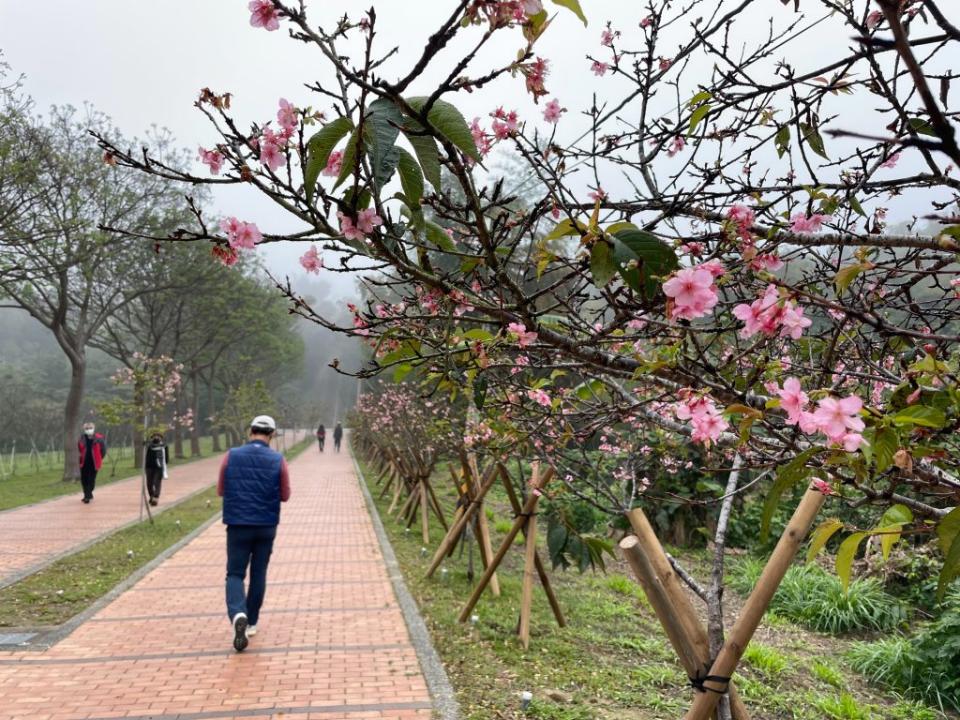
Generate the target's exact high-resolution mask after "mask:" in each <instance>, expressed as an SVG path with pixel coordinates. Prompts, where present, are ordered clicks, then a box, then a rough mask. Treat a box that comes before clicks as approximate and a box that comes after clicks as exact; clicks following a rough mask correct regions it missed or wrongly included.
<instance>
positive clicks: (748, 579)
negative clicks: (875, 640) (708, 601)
mask: <svg viewBox="0 0 960 720" xmlns="http://www.w3.org/2000/svg"><path fill="white" fill-rule="evenodd" d="M762 570H763V563H762V562H761V561H760V560H757V559H754V558H748V559H745V560H743V561H742V562H741V563H739V565H738V566H737V567H736V568H735V570H734V572H733V574H732V576H731V584H732V585H733V587H734V589H736V590H737V591H738V592H740V593H742V594H747V593H749V592H750V591H751V590H752V589H753V586H754V585H755V584H756V582H757V579H758V578H759V577H760V572H761V571H762ZM770 609H771V610H773V611H774V612H775V613H777V614H778V615H780V616H782V617H786V618H789V619H790V620H793V621H794V622H797V623H800V624H801V625H804V626H806V627H808V628H810V629H812V630H816V631H818V632H823V633H829V634H831V635H840V634H843V633H849V632H855V631H859V630H890V629H892V628H895V627H896V626H897V625H898V624H900V623H901V622H903V621H904V620H905V619H906V613H905V611H904V608H903V605H902V604H901V603H900V602H899V601H898V600H897V599H896V598H894V597H893V596H892V595H890V594H889V593H887V592H886V591H884V589H883V586H882V585H881V584H880V582H879V581H877V580H876V579H874V578H857V579H854V580H852V581H851V582H850V586H849V588H848V589H847V592H844V591H843V586H842V585H841V584H840V579H839V578H838V577H836V576H835V575H833V574H831V573H828V572H826V571H825V570H823V569H822V568H820V567H818V566H816V565H794V566H793V567H791V568H790V569H789V570H788V571H787V574H786V576H785V577H784V579H783V582H782V583H781V584H780V589H779V590H777V594H776V596H774V598H773V602H772V603H771V604H770Z"/></svg>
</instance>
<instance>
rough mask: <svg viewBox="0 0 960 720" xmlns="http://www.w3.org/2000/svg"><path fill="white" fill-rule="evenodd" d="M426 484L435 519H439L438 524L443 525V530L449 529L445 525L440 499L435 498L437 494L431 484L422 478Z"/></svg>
mask: <svg viewBox="0 0 960 720" xmlns="http://www.w3.org/2000/svg"><path fill="white" fill-rule="evenodd" d="M421 482H425V483H426V484H427V492H428V493H429V494H430V507H432V508H433V511H434V512H435V513H436V514H437V519H438V520H439V521H440V524H441V525H443V530H444V532H446V531H448V530H449V529H450V526H449V525H447V518H446V517H444V514H443V508H442V507H440V501H439V500H437V494H436V493H435V492H434V490H433V485H432V484H431V483H430V481H429V480H423V481H421Z"/></svg>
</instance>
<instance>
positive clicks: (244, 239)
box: [230, 222, 263, 250]
mask: <svg viewBox="0 0 960 720" xmlns="http://www.w3.org/2000/svg"><path fill="white" fill-rule="evenodd" d="M262 240H263V235H261V234H260V230H259V228H257V226H256V225H254V224H253V223H248V222H245V223H240V227H239V229H238V230H237V232H236V233H235V234H234V236H233V239H232V240H231V241H230V244H231V245H232V246H233V247H235V248H237V249H242V250H253V249H254V248H255V247H256V246H257V243H259V242H261V241H262Z"/></svg>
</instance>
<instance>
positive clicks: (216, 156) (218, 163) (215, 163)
mask: <svg viewBox="0 0 960 720" xmlns="http://www.w3.org/2000/svg"><path fill="white" fill-rule="evenodd" d="M197 156H198V157H199V158H200V162H202V163H203V164H204V165H206V166H207V167H208V168H209V169H210V174H211V175H219V174H220V168H221V167H223V155H222V154H221V153H220V151H219V150H204V149H203V148H200V149H199V150H198V151H197Z"/></svg>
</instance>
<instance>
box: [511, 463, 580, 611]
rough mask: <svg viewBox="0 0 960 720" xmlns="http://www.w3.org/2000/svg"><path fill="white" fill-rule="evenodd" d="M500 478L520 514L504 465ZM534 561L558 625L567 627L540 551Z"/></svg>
mask: <svg viewBox="0 0 960 720" xmlns="http://www.w3.org/2000/svg"><path fill="white" fill-rule="evenodd" d="M500 479H501V480H502V481H503V486H504V488H506V490H507V497H508V498H509V499H510V505H511V506H512V507H513V512H514V513H515V514H516V515H519V514H520V512H521V507H520V501H519V500H518V499H517V493H516V491H514V489H513V484H512V483H511V482H510V474H509V473H508V472H507V469H506V468H505V467H504V466H503V465H500ZM534 562H535V565H536V568H537V575H539V576H540V585H542V586H543V592H544V593H545V594H546V596H547V601H548V602H549V603H550V608H551V609H552V610H553V616H554V617H555V618H556V620H557V625H559V626H560V627H566V626H567V621H566V619H564V617H563V610H561V609H560V601H559V600H557V595H556V593H555V592H554V591H553V585H552V584H551V583H550V576H549V575H547V569H546V568H545V567H544V565H543V561H542V560H541V559H540V553H539V552H537V553H535V554H534Z"/></svg>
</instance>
